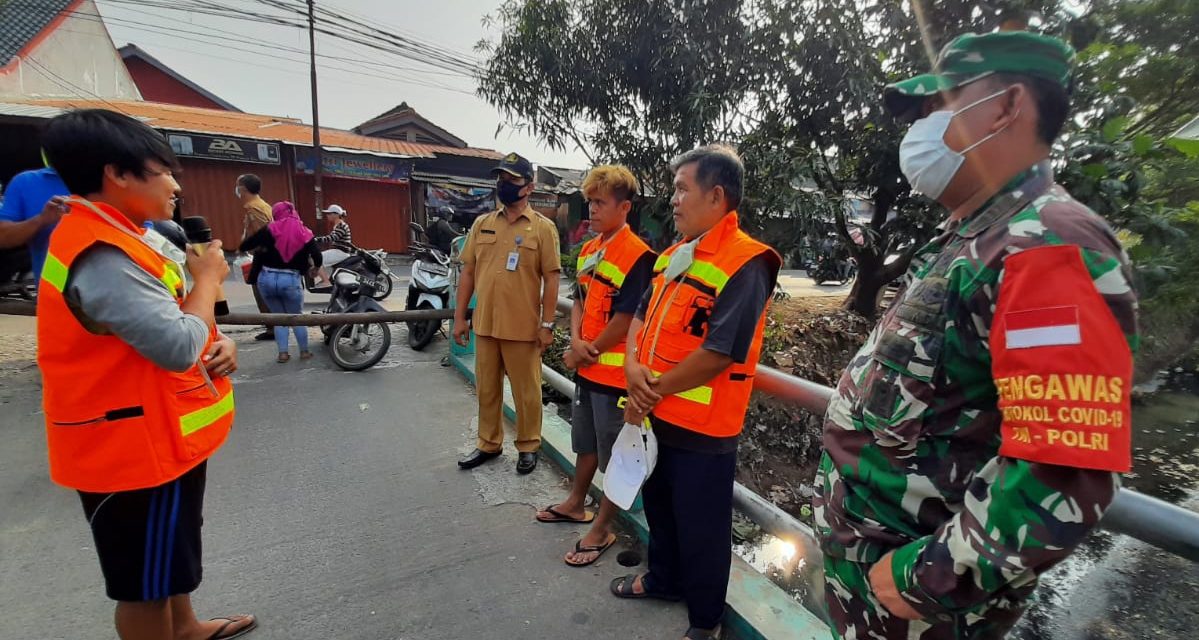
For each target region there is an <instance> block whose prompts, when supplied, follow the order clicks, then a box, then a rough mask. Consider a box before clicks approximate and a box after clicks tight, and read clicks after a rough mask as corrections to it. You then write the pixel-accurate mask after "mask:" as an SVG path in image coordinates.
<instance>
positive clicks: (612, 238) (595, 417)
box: [537, 166, 657, 567]
mask: <svg viewBox="0 0 1199 640" xmlns="http://www.w3.org/2000/svg"><path fill="white" fill-rule="evenodd" d="M637 190H638V185H637V179H636V178H635V177H633V174H632V173H631V172H630V171H629V170H628V169H627V168H626V167H622V166H599V167H595V168H593V169H592V170H591V171H589V172H588V173H587V178H586V179H585V180H584V181H583V194H584V195H585V196H586V198H587V207H588V214H589V216H590V221H591V228H592V229H593V230H594V231H595V232H596V233H598V234H599V235H598V236H596V237H595V238H593V239H591V240H590V241H588V242H587V243H586V244H585V245H583V248H582V250H581V251H580V252H579V260H578V266H577V271H576V273H577V281H576V282H575V287H574V296H573V297H574V306H573V307H572V308H571V318H570V336H571V340H570V348H569V349H567V351H566V353H565V354H564V361H565V364H566V366H567V367H568V368H570V369H574V370H575V371H576V374H575V397H574V402H573V403H572V405H571V419H570V423H571V449H572V450H573V451H574V452H575V454H576V455H577V458H576V459H575V477H574V481H573V483H572V484H571V491H570V495H569V496H568V497H567V498H566V500H564V501H562V502H560V503H558V504H556V505H550V506H548V507H546V508H545V509H543V510H542V511H541V512H539V513H538V514H537V520H538V521H539V522H576V523H588V522H590V523H591V528H590V529H589V530H588V532H587V534H586V535H584V536H583V537H582V539H580V540H579V541H578V542H577V543H576V544H575V547H574V550H573V551H572V552H570V553H568V554H566V558H565V559H566V564H568V565H571V566H573V567H585V566H588V565H590V564H593V563H594V562H595V561H596V560H598V559H599V558H600V556H602V555H603V554H604V552H605V551H607V550H608V549H609V548H610V547H611V546H612V545H614V544H616V539H617V538H616V534H615V533H614V532H613V531H612V529H613V525H614V522H615V518H616V515H617V512H618V508H617V506H616V505H615V504H613V503H612V501H611V500H609V499H608V498H606V497H605V498H601V499H600V507H599V510H598V512H596V513H592V512H590V511H587V510H586V509H585V508H584V503H585V501H586V499H587V494H588V492H589V491H590V489H591V481H592V479H594V478H595V473H596V471H600V472H604V471H606V470H607V467H608V460H609V459H610V458H611V456H612V445H613V444H614V443H615V442H616V437H617V436H618V435H620V430H621V428H622V427H624V410H623V409H621V408H620V406H619V403H620V399H621V398H622V397H625V395H626V394H627V391H626V390H625V388H626V384H625V378H624V364H625V347H626V345H625V341H626V337H627V334H628V331H629V325H630V324H631V323H632V321H633V314H635V313H636V311H637V306H638V305H639V304H640V303H641V298H642V296H643V295H644V293H645V290H646V289H647V288H648V287H649V284H650V279H651V278H652V276H653V270H654V261H655V259H656V257H657V256H656V255H655V254H654V252H652V251H650V249H649V247H648V246H646V245H645V243H644V242H642V241H641V239H640V238H638V237H637V236H636V235H635V234H634V233H633V231H632V229H630V228H629V224H628V218H629V213H630V212H631V211H632V209H633V197H634V196H636V194H637Z"/></svg>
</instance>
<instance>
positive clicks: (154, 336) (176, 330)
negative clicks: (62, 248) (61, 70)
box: [66, 245, 208, 372]
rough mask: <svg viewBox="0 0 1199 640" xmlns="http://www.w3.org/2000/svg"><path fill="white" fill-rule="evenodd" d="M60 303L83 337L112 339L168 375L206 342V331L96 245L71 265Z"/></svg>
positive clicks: (187, 364)
mask: <svg viewBox="0 0 1199 640" xmlns="http://www.w3.org/2000/svg"><path fill="white" fill-rule="evenodd" d="M66 299H67V304H68V305H69V306H70V307H71V308H72V309H73V310H74V311H75V313H76V315H77V316H79V319H80V321H81V322H82V323H83V325H84V326H85V327H87V329H88V330H89V331H92V332H93V333H98V334H105V333H110V334H113V335H115V336H117V337H118V338H120V339H121V340H122V341H124V342H125V343H126V344H128V345H129V346H131V347H133V348H134V349H135V350H136V351H137V352H138V353H140V354H141V355H142V356H143V357H145V358H146V359H147V360H150V361H151V362H153V363H154V364H156V365H158V366H160V367H162V368H163V369H166V370H168V371H176V372H183V371H187V370H188V369H190V368H191V367H192V365H194V364H196V362H197V361H198V360H199V359H200V356H201V355H202V352H203V350H204V346H205V345H206V344H207V342H208V325H206V324H205V323H204V321H203V320H201V319H200V318H198V317H196V316H193V315H189V314H186V313H184V312H183V310H182V309H180V308H179V305H178V303H176V302H175V298H174V297H173V296H172V295H171V293H170V292H169V291H167V289H166V287H164V286H163V284H162V282H161V281H159V280H158V279H157V278H155V277H154V276H152V275H150V274H149V273H148V272H147V271H146V270H145V269H142V268H141V267H140V266H138V265H137V263H135V262H134V261H133V260H132V259H131V258H130V257H129V256H127V255H125V253H124V252H122V251H121V250H120V249H117V248H115V247H111V246H107V245H98V246H96V247H94V248H92V249H89V250H88V251H87V252H85V253H84V254H83V255H81V256H79V257H78V258H77V259H76V260H75V263H74V264H73V265H72V266H71V275H70V278H69V279H68V280H67V287H66Z"/></svg>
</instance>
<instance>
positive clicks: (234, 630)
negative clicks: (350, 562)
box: [38, 110, 257, 640]
mask: <svg viewBox="0 0 1199 640" xmlns="http://www.w3.org/2000/svg"><path fill="white" fill-rule="evenodd" d="M43 145H44V149H45V152H46V157H47V159H48V160H49V162H50V165H51V166H52V167H54V169H55V171H57V172H58V174H59V175H60V176H61V177H62V179H63V181H64V182H65V183H66V185H67V186H68V188H69V189H70V192H71V193H73V194H77V195H74V196H72V197H71V199H70V200H69V201H68V203H69V205H70V207H71V211H70V213H69V214H68V215H67V216H65V217H64V218H63V220H62V221H61V222H60V224H59V227H58V228H57V229H56V231H55V233H54V234H53V235H52V236H51V239H50V246H49V251H48V253H47V258H46V270H44V272H43V279H42V284H41V290H40V292H39V296H38V316H39V318H40V320H41V321H40V322H39V323H38V334H39V340H38V345H39V347H38V365H39V367H40V368H41V371H42V379H43V382H44V385H45V389H44V393H43V404H44V407H45V412H46V436H47V440H48V441H49V453H50V476H51V478H52V479H53V480H54V481H55V482H57V483H58V484H60V485H62V486H64V487H68V488H71V489H75V490H76V491H77V492H78V493H79V498H80V501H81V502H82V505H83V512H84V516H85V517H86V519H87V523H88V525H89V526H90V527H91V530H92V536H93V539H94V541H95V551H96V555H97V556H98V557H99V560H100V569H101V571H102V573H103V574H104V582H105V587H106V592H107V594H108V597H109V598H111V599H113V600H116V601H117V607H116V615H115V619H116V628H117V633H118V635H120V637H121V638H122V640H134V639H146V640H149V639H162V638H189V637H204V638H213V639H217V638H232V637H236V636H239V635H242V634H243V633H245V632H247V631H249V630H251V629H253V628H254V626H255V625H256V624H257V621H256V620H255V618H254V617H253V616H247V615H236V616H228V617H225V618H213V619H212V620H208V621H203V622H202V621H200V620H199V619H197V618H196V614H195V612H194V611H193V609H192V604H191V597H190V594H191V592H193V591H194V590H195V589H196V588H197V587H198V586H199V585H200V577H201V571H202V557H201V552H200V547H201V545H200V528H201V524H202V522H203V516H202V511H203V500H204V486H205V476H206V466H207V465H206V461H207V459H208V457H209V456H211V455H212V454H213V453H215V452H216V450H217V449H218V448H220V446H221V445H222V444H223V443H224V442H225V439H226V438H227V437H228V434H229V430H230V428H231V427H232V425H233V415H234V401H233V386H232V384H231V383H230V381H229V378H228V376H229V374H231V373H233V372H234V371H235V370H236V369H237V346H236V344H235V343H234V342H233V340H231V339H229V338H228V337H225V336H223V335H222V334H221V333H220V332H219V331H218V330H217V328H216V323H215V318H214V316H213V308H214V305H215V303H216V300H217V298H218V294H219V293H220V288H221V282H222V281H223V280H224V277H225V275H226V274H227V273H228V272H229V266H228V264H226V262H225V258H224V255H223V254H222V253H221V250H220V249H221V245H220V242H219V241H217V242H214V243H212V244H211V245H210V246H208V247H206V248H205V249H206V250H205V251H203V252H201V251H197V250H195V249H192V250H190V251H189V252H188V253H187V254H186V255H185V256H168V255H165V254H164V249H165V247H164V246H163V245H162V244H161V243H156V242H155V240H154V239H153V238H150V237H147V236H148V234H147V233H146V231H145V230H144V228H143V223H145V222H152V221H155V220H169V219H170V218H171V214H172V211H173V209H174V200H175V198H176V196H177V194H178V192H179V190H180V189H179V184H178V183H177V182H175V179H174V177H173V176H172V172H173V171H175V170H177V169H178V166H179V163H178V159H177V158H176V157H175V154H174V153H173V152H172V151H171V148H170V146H169V145H168V144H167V142H166V139H165V138H164V137H163V136H162V134H160V133H158V132H157V131H154V130H153V129H151V128H149V127H148V126H146V125H144V124H142V123H140V122H138V121H136V120H134V119H132V118H129V117H128V116H124V115H120V114H116V113H113V112H111V111H105V110H82V111H76V112H73V113H70V114H67V115H63V116H60V117H58V118H55V119H54V120H52V121H51V123H50V125H49V126H48V128H47V130H46V133H45V136H44V138H43ZM78 194H82V196H80V195H78ZM181 260H185V263H184V264H180V261H181ZM184 269H186V270H187V273H188V274H189V279H190V281H191V283H192V287H191V290H190V291H186V290H185V284H184V278H183V271H184ZM84 425H92V426H86V427H85V426H84ZM168 514H169V515H168Z"/></svg>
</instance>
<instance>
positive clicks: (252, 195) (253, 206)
mask: <svg viewBox="0 0 1199 640" xmlns="http://www.w3.org/2000/svg"><path fill="white" fill-rule="evenodd" d="M261 191H262V180H261V179H260V178H259V177H258V176H256V175H254V174H252V173H245V174H242V175H240V176H237V185H236V186H234V187H233V195H235V196H237V199H238V201H239V202H241V206H242V208H243V209H244V210H245V217H244V219H243V222H242V234H241V239H242V240H243V241H244V240H245V239H246V238H249V237H250V236H252V235H254V234H255V233H258V232H259V231H261V230H262V228H263V227H265V226H267V225H268V224H270V223H272V222H274V220H275V217H274V215H273V214H272V213H271V205H269V204H267V202H266V200H263V199H262V196H260V195H258V194H259V193H260V192H261ZM261 270H262V266H261V265H260V264H258V255H257V253H255V255H254V264H253V266H252V267H251V268H250V275H249V277H248V278H247V279H246V284H248V285H250V289H251V290H252V291H253V292H254V302H255V304H257V305H258V312H259V313H270V312H271V310H270V308H269V307H267V306H266V300H265V299H263V297H262V294H261V293H258V272H259V271H261ZM254 339H255V340H262V341H266V340H274V339H275V328H274V327H270V326H268V327H266V330H265V331H263V332H262V333H260V334H258V335H256V336H254Z"/></svg>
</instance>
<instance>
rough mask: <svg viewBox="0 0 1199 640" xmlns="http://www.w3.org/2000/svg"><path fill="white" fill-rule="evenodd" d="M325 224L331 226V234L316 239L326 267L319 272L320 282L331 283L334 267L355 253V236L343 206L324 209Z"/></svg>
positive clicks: (330, 206)
mask: <svg viewBox="0 0 1199 640" xmlns="http://www.w3.org/2000/svg"><path fill="white" fill-rule="evenodd" d="M322 213H324V214H325V221H326V222H325V224H327V225H328V226H329V234H328V235H324V236H317V237H316V245H317V246H318V247H321V248H322V251H321V259H322V260H323V263H324V265H325V266H323V267H321V268H320V269H319V270H318V273H319V274H320V280H322V281H324V282H329V274H330V273H331V271H330V269H332V268H333V265H335V264H337V263H338V262H341V261H342V260H345V259H346V258H348V257H350V255H352V254H353V253H354V235H353V234H352V233H351V232H350V223H348V222H346V215H347V213H348V212H347V211H346V210H345V209H343V208H342V207H341V205H336V204H332V205H329V208H327V209H324V210H323V211H322Z"/></svg>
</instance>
